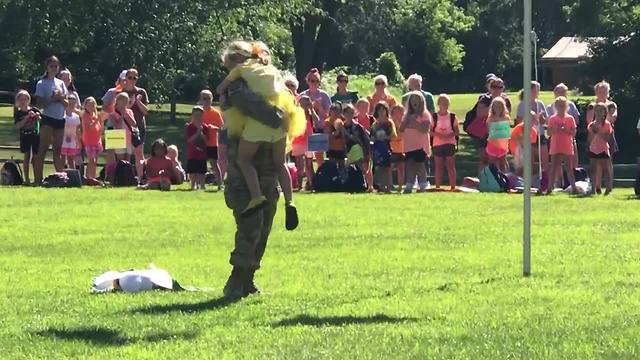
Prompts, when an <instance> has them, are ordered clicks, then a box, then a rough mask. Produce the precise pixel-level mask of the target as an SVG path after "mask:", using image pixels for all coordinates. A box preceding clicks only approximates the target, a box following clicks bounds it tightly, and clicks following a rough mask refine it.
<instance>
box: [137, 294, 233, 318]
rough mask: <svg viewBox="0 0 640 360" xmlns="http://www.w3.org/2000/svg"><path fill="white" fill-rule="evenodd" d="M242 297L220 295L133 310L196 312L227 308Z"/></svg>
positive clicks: (142, 311)
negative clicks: (195, 301)
mask: <svg viewBox="0 0 640 360" xmlns="http://www.w3.org/2000/svg"><path fill="white" fill-rule="evenodd" d="M240 300H242V299H237V298H226V297H219V298H217V299H212V300H207V301H202V302H198V303H177V304H167V305H151V306H146V307H141V308H137V309H133V310H131V311H132V312H134V313H142V314H166V313H171V312H184V313H196V312H202V311H208V310H215V309H221V308H225V307H227V306H229V305H232V304H235V303H237V302H238V301H240Z"/></svg>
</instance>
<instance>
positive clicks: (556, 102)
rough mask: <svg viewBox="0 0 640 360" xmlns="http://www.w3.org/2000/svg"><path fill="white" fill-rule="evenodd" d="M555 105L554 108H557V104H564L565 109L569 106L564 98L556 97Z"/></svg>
mask: <svg viewBox="0 0 640 360" xmlns="http://www.w3.org/2000/svg"><path fill="white" fill-rule="evenodd" d="M555 104H556V106H558V105H559V104H564V106H565V107H566V106H567V105H569V100H567V98H566V97H564V96H558V97H557V98H556V101H555Z"/></svg>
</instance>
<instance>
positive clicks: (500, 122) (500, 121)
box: [486, 97, 511, 172]
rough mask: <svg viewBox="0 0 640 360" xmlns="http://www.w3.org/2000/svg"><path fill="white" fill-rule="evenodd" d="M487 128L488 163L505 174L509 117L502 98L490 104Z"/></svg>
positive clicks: (509, 135) (509, 129) (506, 169)
mask: <svg viewBox="0 0 640 360" xmlns="http://www.w3.org/2000/svg"><path fill="white" fill-rule="evenodd" d="M487 127H488V128H489V139H488V140H487V147H486V152H487V155H488V157H489V163H490V164H493V165H495V166H496V167H497V168H498V169H499V170H501V171H504V172H507V171H508V168H509V165H508V163H507V154H508V153H509V139H510V138H511V117H510V116H509V111H508V110H507V103H506V102H505V101H504V99H503V98H502V97H497V98H495V99H493V101H492V102H491V106H490V108H489V117H488V118H487Z"/></svg>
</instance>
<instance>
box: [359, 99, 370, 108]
mask: <svg viewBox="0 0 640 360" xmlns="http://www.w3.org/2000/svg"><path fill="white" fill-rule="evenodd" d="M358 104H367V106H369V105H371V104H369V99H367V98H360V99H358V101H356V107H357V106H358Z"/></svg>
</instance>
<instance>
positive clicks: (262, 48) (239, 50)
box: [222, 40, 271, 65]
mask: <svg viewBox="0 0 640 360" xmlns="http://www.w3.org/2000/svg"><path fill="white" fill-rule="evenodd" d="M249 59H254V60H256V61H258V62H259V63H261V64H262V65H269V64H271V51H270V50H269V47H267V45H266V44H265V43H263V42H262V41H254V42H249V41H245V40H237V41H234V42H232V43H231V44H229V45H228V46H227V48H226V49H225V50H224V51H223V52H222V61H223V62H231V63H234V64H242V63H244V62H246V61H247V60H249Z"/></svg>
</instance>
